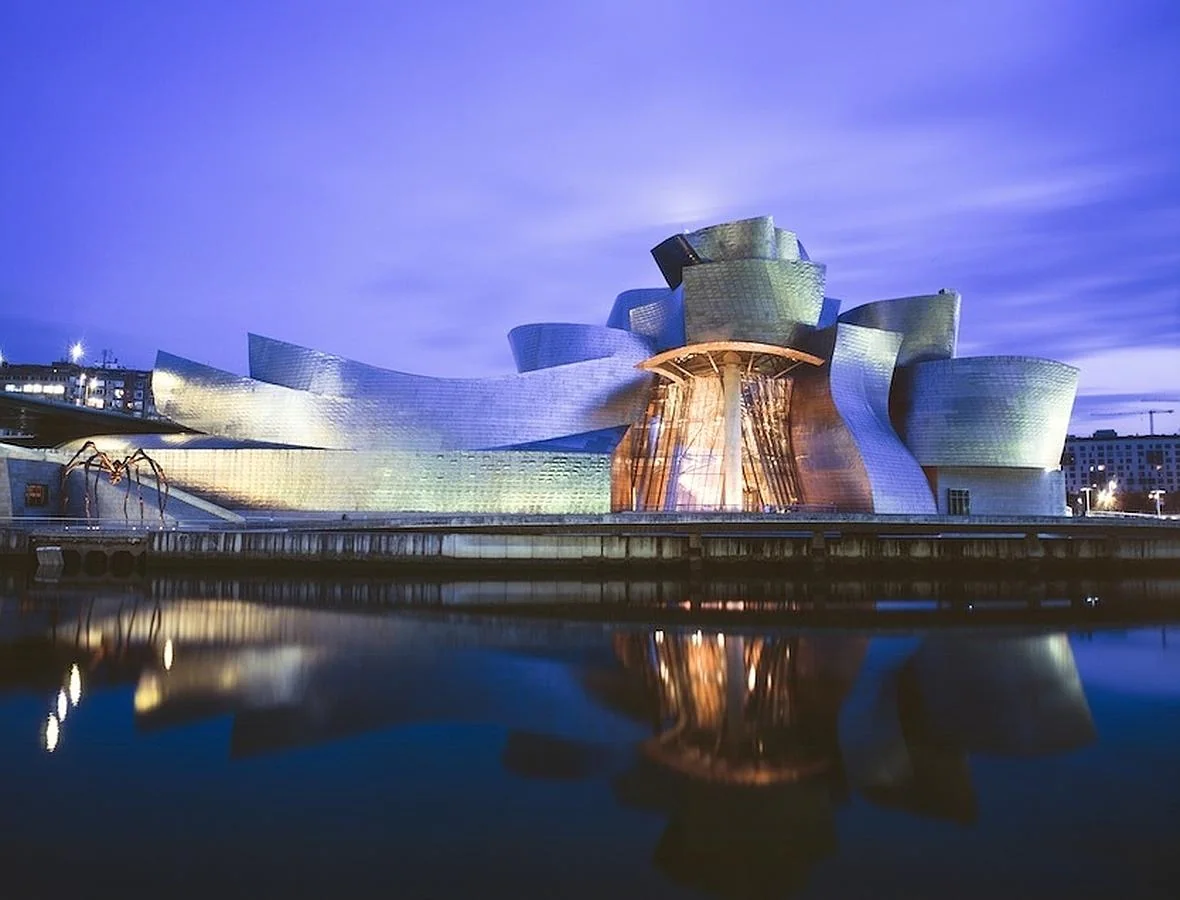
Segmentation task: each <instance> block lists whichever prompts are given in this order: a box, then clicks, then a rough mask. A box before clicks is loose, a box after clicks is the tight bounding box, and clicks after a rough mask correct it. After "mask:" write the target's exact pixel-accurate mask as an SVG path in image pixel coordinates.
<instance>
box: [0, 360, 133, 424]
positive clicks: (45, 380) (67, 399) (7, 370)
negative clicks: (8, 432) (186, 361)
mask: <svg viewBox="0 0 1180 900" xmlns="http://www.w3.org/2000/svg"><path fill="white" fill-rule="evenodd" d="M0 391H4V392H5V393H7V394H13V393H16V394H22V395H24V396H29V397H35V398H38V399H42V400H50V401H53V402H56V403H68V404H70V405H72V406H84V407H86V408H88V409H102V410H106V411H108V412H119V413H124V414H125V415H129V416H138V417H143V416H149V417H150V416H153V415H155V404H154V401H153V399H152V373H151V372H150V371H144V370H141V369H125V368H121V367H119V366H118V365H117V364H115V365H109V364H108V365H98V366H87V365H80V364H78V363H72V362H54V363H48V364H36V363H9V362H4V363H0Z"/></svg>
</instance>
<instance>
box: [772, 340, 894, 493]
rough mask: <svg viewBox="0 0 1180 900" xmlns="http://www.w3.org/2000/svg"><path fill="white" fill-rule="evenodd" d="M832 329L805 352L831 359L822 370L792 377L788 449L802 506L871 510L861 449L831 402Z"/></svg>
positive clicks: (808, 370)
mask: <svg viewBox="0 0 1180 900" xmlns="http://www.w3.org/2000/svg"><path fill="white" fill-rule="evenodd" d="M835 341H836V329H835V327H832V328H826V329H824V330H823V331H817V332H815V333H814V335H813V336H812V342H811V346H810V347H809V350H810V351H811V352H813V353H815V354H816V355H818V356H821V357H823V358H824V359H827V360H829V362H826V363H825V364H824V365H823V367H822V368H811V367H800V368H798V369H796V370H795V371H794V372H793V373H792V376H791V377H792V378H793V379H794V382H795V389H794V391H793V392H792V397H791V416H790V433H791V447H792V449H793V450H794V453H795V472H796V475H797V477H798V480H799V488H800V492H801V494H802V495H803V502H804V504H806V505H807V506H813V507H817V508H823V509H832V510H839V511H841V512H872V511H873V491H872V485H871V483H870V482H869V476H868V472H867V471H866V470H865V466H864V463H862V462H861V459H860V449H859V448H858V447H857V444H856V441H855V440H854V439H853V436H852V432H851V431H850V430H849V428H848V426H847V425H846V424H845V423H844V420H843V419H842V418H841V417H840V413H839V411H838V410H837V409H836V403H835V401H834V400H833V399H832V389H831V379H830V373H831V362H830V360H831V356H832V352H833V349H834V345H835Z"/></svg>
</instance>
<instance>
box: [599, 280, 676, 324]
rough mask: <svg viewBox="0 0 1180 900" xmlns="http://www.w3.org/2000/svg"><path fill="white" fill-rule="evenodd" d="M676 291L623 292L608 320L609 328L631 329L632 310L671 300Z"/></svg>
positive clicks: (640, 289)
mask: <svg viewBox="0 0 1180 900" xmlns="http://www.w3.org/2000/svg"><path fill="white" fill-rule="evenodd" d="M674 293H675V291H674V290H673V289H672V288H635V289H634V290H630V291H623V293H621V294H619V296H617V297H615V302H614V304H613V305H612V306H611V310H610V315H609V316H607V319H606V327H607V328H622V329H623V330H624V331H629V330H632V329H631V310H633V309H635V308H637V307H640V306H647V305H648V304H649V303H660V302H663V301H667V300H669V299H671V297H672V295H673V294H674Z"/></svg>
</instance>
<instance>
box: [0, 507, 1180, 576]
mask: <svg viewBox="0 0 1180 900" xmlns="http://www.w3.org/2000/svg"><path fill="white" fill-rule="evenodd" d="M1048 524H1049V523H1041V522H1039V521H1035V520H1025V521H1016V520H1008V521H1005V522H998V521H997V522H965V521H963V520H958V521H955V522H953V523H950V522H945V521H936V520H929V519H927V520H919V519H909V518H907V519H905V520H902V519H900V518H898V519H893V520H885V519H870V518H858V519H855V520H852V519H840V520H836V519H826V520H821V519H818V518H817V519H815V520H813V521H804V520H801V519H799V520H793V521H791V522H789V523H787V522H784V521H782V520H781V519H779V520H777V521H763V520H759V519H756V518H749V519H744V520H739V519H736V518H735V519H732V520H710V519H706V518H703V517H702V518H695V519H664V520H654V521H650V522H649V521H643V522H636V521H622V520H620V519H619V518H617V517H601V518H591V519H587V520H585V521H581V520H579V521H576V522H575V521H568V520H566V521H539V520H536V519H528V518H520V519H516V520H512V521H500V520H497V521H494V522H489V521H487V520H484V521H479V520H474V519H472V520H467V519H464V520H450V521H438V520H436V521H431V522H426V521H418V522H404V523H397V524H394V523H383V524H361V523H349V522H339V521H337V522H319V523H316V522H303V523H296V522H288V523H286V525H285V526H283V527H280V526H278V525H268V526H267V527H256V528H255V527H240V526H229V527H224V528H201V529H193V530H180V529H163V530H153V531H140V532H136V533H124V532H120V531H119V530H117V529H113V528H112V529H83V530H81V531H79V530H70V529H65V528H54V527H52V526H50V525H49V524H48V523H46V524H45V525H43V526H41V527H38V528H35V529H19V528H7V529H6V528H4V527H3V526H0V555H3V556H7V557H8V558H10V559H12V558H18V557H24V558H25V559H27V560H30V561H33V560H36V559H42V558H47V557H49V556H50V555H51V554H52V551H51V549H50V548H53V547H57V548H60V549H61V550H62V551H63V552H64V551H71V552H73V553H75V554H77V555H80V556H81V557H83V558H86V556H87V554H93V553H98V552H107V553H109V554H110V555H111V556H112V558H113V555H114V554H115V553H118V552H122V554H123V555H127V554H128V552H130V553H131V554H133V555H134V557H135V562H136V566H135V567H136V568H137V569H140V570H142V569H143V568H146V569H149V570H151V569H155V570H160V569H182V568H194V567H198V568H205V567H211V566H212V567H219V566H226V567H243V568H248V567H258V566H268V565H274V566H293V567H295V566H305V565H306V566H316V565H347V566H388V567H414V566H418V567H437V566H444V567H446V566H454V567H467V566H470V567H477V568H496V567H500V568H505V569H509V568H538V567H545V566H550V567H557V566H567V567H568V566H579V565H580V566H588V567H599V568H602V567H607V568H627V567H652V566H656V567H669V566H683V567H688V568H690V569H695V568H698V567H736V566H740V565H747V566H757V565H766V566H771V567H783V568H785V569H800V570H804V569H810V568H817V567H826V568H832V567H841V568H843V567H859V566H869V565H880V566H910V567H917V568H920V567H928V566H944V565H945V566H953V565H980V566H986V565H988V564H994V563H1002V564H1021V565H1024V564H1030V565H1045V566H1061V567H1069V566H1077V565H1092V566H1094V567H1100V566H1102V565H1107V564H1119V565H1149V566H1153V567H1158V566H1165V567H1174V568H1176V569H1177V571H1180V523H1170V524H1161V525H1159V526H1156V527H1146V526H1145V525H1144V524H1143V523H1141V522H1134V523H1130V524H1125V523H1121V522H1114V521H1112V522H1106V523H1098V522H1091V523H1085V524H1083V523H1070V524H1069V525H1065V524H1063V523H1061V522H1060V521H1057V522H1054V523H1052V524H1053V526H1054V527H1052V528H1050V527H1047V525H1048ZM43 564H44V562H43Z"/></svg>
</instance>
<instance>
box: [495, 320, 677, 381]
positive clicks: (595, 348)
mask: <svg viewBox="0 0 1180 900" xmlns="http://www.w3.org/2000/svg"><path fill="white" fill-rule="evenodd" d="M508 344H509V346H511V347H512V357H513V359H514V360H515V361H516V371H518V372H535V371H536V370H538V369H549V368H552V367H553V366H564V365H568V364H569V363H576V362H585V361H586V360H588V359H604V358H606V357H608V356H615V357H619V358H620V359H631V360H634V361H635V362H640V361H642V360H644V359H647V357H649V356H651V355H652V353H653V351H654V342H653V341H652V340H650V339H649V338H646V337H644V336H643V335H640V334H632V333H631V332H630V331H624V330H621V329H618V328H607V327H604V326H602V325H577V324H573V323H564V322H562V323H558V322H545V323H535V324H529V325H518V326H517V327H516V328H513V329H512V330H511V331H510V332H508Z"/></svg>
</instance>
